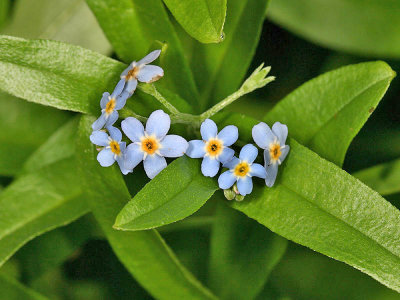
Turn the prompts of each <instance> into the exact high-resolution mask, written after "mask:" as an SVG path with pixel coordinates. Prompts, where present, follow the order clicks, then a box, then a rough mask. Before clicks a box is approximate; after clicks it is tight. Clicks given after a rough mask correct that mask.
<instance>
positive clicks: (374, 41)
mask: <svg viewBox="0 0 400 300" xmlns="http://www.w3.org/2000/svg"><path fill="white" fill-rule="evenodd" d="M267 15H268V17H269V18H270V19H271V20H272V21H274V22H276V23H278V24H279V25H280V26H282V27H284V28H286V29H289V30H291V31H293V32H294V33H296V34H298V35H300V36H301V37H303V38H306V39H308V40H310V41H312V42H315V43H317V44H319V45H322V46H324V47H329V48H332V49H335V50H340V51H345V52H350V53H354V54H360V55H367V56H381V57H382V56H384V57H393V58H396V57H400V3H399V2H398V1H396V0H380V1H360V0H336V1H320V0H300V1H291V0H280V1H272V3H271V6H270V7H269V9H268V13H267ZM366 32H367V33H368V34H365V33H366Z"/></svg>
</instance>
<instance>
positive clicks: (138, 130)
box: [121, 117, 144, 142]
mask: <svg viewBox="0 0 400 300" xmlns="http://www.w3.org/2000/svg"><path fill="white" fill-rule="evenodd" d="M121 128H122V131H123V132H124V133H125V135H126V136H127V137H128V138H129V139H130V140H131V141H132V142H140V139H141V138H142V137H143V136H144V127H143V124H142V123H140V121H139V120H138V119H135V118H133V117H129V118H126V119H125V120H123V121H122V122H121Z"/></svg>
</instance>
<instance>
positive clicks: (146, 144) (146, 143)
mask: <svg viewBox="0 0 400 300" xmlns="http://www.w3.org/2000/svg"><path fill="white" fill-rule="evenodd" d="M159 148H160V145H159V143H158V141H157V139H156V138H154V137H146V138H144V139H143V140H142V150H143V151H144V152H146V153H147V154H149V155H152V154H154V152H156V151H157V150H158V149H159Z"/></svg>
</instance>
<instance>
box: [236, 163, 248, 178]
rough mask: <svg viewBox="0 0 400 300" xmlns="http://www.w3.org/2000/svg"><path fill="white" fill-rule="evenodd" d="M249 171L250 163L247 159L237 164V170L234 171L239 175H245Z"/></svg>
mask: <svg viewBox="0 0 400 300" xmlns="http://www.w3.org/2000/svg"><path fill="white" fill-rule="evenodd" d="M249 172H250V165H249V164H248V163H247V162H245V161H242V162H241V163H239V164H237V165H236V167H235V170H234V171H233V173H234V174H235V176H237V177H244V176H246V175H247V173H249Z"/></svg>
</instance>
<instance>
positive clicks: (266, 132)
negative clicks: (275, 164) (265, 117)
mask: <svg viewBox="0 0 400 300" xmlns="http://www.w3.org/2000/svg"><path fill="white" fill-rule="evenodd" d="M252 135H253V140H254V141H255V142H256V144H257V146H258V147H260V148H262V149H266V148H269V144H271V143H272V142H273V141H274V140H275V135H274V134H273V132H272V131H271V129H270V128H269V126H268V125H267V124H265V123H264V122H261V123H259V124H257V125H255V126H254V127H253V129H252Z"/></svg>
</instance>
